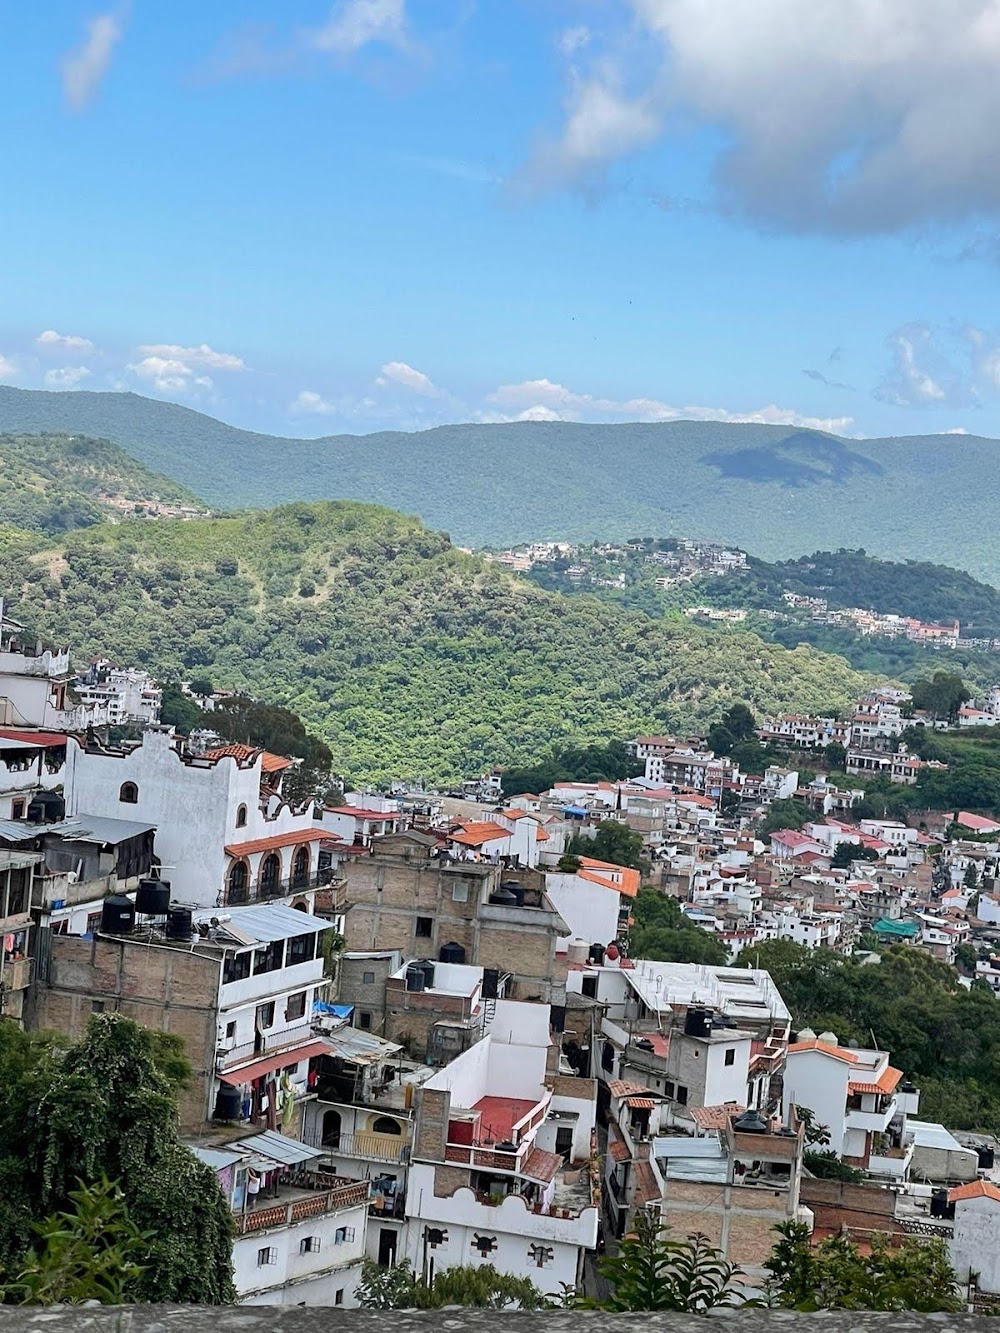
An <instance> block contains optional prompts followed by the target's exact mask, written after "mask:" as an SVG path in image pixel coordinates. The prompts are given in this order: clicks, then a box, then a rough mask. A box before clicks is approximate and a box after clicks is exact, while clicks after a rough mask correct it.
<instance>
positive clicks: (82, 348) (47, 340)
mask: <svg viewBox="0 0 1000 1333" xmlns="http://www.w3.org/2000/svg"><path fill="white" fill-rule="evenodd" d="M35 342H36V344H37V345H38V346H39V347H45V348H58V349H59V350H60V351H68V352H80V353H83V354H86V353H89V352H92V351H94V344H93V343H92V342H91V341H90V339H89V338H81V337H80V336H79V335H78V334H75V333H56V331H55V329H46V330H45V332H44V333H40V334H39V335H38V337H37V338H36V339H35Z"/></svg>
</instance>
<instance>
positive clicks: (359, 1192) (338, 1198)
mask: <svg viewBox="0 0 1000 1333" xmlns="http://www.w3.org/2000/svg"><path fill="white" fill-rule="evenodd" d="M370 1194H371V1186H370V1185H369V1183H368V1181H367V1180H360V1181H357V1182H355V1183H353V1184H350V1185H341V1186H339V1187H338V1188H337V1189H332V1190H323V1191H322V1192H321V1193H317V1194H314V1195H312V1196H311V1197H307V1198H305V1199H294V1200H289V1201H288V1202H287V1203H275V1204H272V1205H270V1206H269V1207H267V1208H254V1209H252V1210H251V1211H250V1212H248V1213H241V1214H238V1215H237V1216H236V1218H235V1222H236V1231H237V1234H239V1235H241V1236H245V1235H247V1234H248V1233H249V1232H253V1231H266V1230H268V1229H269V1228H270V1227H283V1226H291V1224H292V1223H293V1222H303V1221H305V1219H306V1218H309V1217H322V1216H323V1215H324V1214H325V1213H335V1212H338V1211H339V1210H340V1209H342V1208H356V1207H357V1206H358V1204H366V1203H368V1201H369V1197H370Z"/></svg>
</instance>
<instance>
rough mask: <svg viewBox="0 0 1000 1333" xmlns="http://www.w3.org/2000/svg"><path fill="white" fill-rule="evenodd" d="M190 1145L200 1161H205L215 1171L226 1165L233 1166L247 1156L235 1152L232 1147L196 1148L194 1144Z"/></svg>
mask: <svg viewBox="0 0 1000 1333" xmlns="http://www.w3.org/2000/svg"><path fill="white" fill-rule="evenodd" d="M188 1147H190V1149H191V1151H192V1152H193V1153H194V1155H195V1157H197V1159H198V1161H199V1162H204V1163H205V1165H206V1166H210V1167H211V1168H212V1170H213V1171H221V1170H222V1169H223V1168H224V1167H227V1166H232V1165H233V1164H234V1163H235V1162H239V1161H241V1160H242V1158H243V1157H244V1156H245V1154H244V1153H242V1152H233V1151H232V1149H230V1148H196V1147H194V1146H193V1145H192V1144H189V1145H188Z"/></svg>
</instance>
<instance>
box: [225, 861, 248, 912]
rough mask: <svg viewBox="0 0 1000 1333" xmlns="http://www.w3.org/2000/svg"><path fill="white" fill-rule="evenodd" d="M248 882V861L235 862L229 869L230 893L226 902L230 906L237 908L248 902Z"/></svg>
mask: <svg viewBox="0 0 1000 1333" xmlns="http://www.w3.org/2000/svg"><path fill="white" fill-rule="evenodd" d="M248 880H249V875H248V874H247V863H246V861H234V862H233V864H232V865H231V866H230V868H229V892H228V894H227V895H226V901H227V902H228V903H229V904H230V906H233V907H235V906H237V905H238V904H239V903H245V902H246V900H247V881H248Z"/></svg>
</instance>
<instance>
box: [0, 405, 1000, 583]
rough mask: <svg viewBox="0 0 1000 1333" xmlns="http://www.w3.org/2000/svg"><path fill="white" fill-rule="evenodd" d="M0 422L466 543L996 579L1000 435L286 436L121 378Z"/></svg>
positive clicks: (664, 431)
mask: <svg viewBox="0 0 1000 1333" xmlns="http://www.w3.org/2000/svg"><path fill="white" fill-rule="evenodd" d="M0 430H8V431H62V432H71V433H80V434H87V435H96V436H100V437H103V438H107V439H110V440H114V441H115V442H116V443H118V444H120V445H122V447H123V448H125V449H127V450H128V452H129V453H130V454H132V455H133V457H135V458H137V459H139V460H140V461H141V462H143V463H145V464H146V465H147V466H148V467H151V468H153V469H155V470H157V471H163V472H166V473H167V474H168V475H170V476H172V477H176V478H177V480H178V481H180V482H182V483H183V484H184V485H186V486H190V487H191V489H192V490H193V491H195V492H196V493H197V494H198V495H200V496H202V497H204V499H205V500H206V501H207V502H208V503H209V504H211V505H213V506H214V507H216V508H226V509H231V508H234V507H240V506H244V505H248V506H250V505H270V504H275V503H282V502H285V501H290V500H315V499H325V498H334V497H340V498H350V499H359V500H365V501H372V502H376V503H379V504H385V505H388V506H390V507H392V508H394V509H400V510H403V511H404V512H407V513H418V514H419V515H420V516H421V518H422V519H423V520H424V522H426V523H427V524H428V525H429V526H431V527H435V528H441V529H444V530H446V531H448V532H450V533H451V534H452V536H453V537H454V538H455V539H456V540H457V541H461V542H462V543H464V544H467V545H473V546H482V545H492V544H501V545H503V544H507V543H509V542H512V541H517V540H521V539H524V538H566V539H572V540H579V541H585V540H591V539H593V538H608V539H610V538H627V537H630V536H635V535H636V534H637V533H643V532H658V533H675V534H680V535H685V536H692V537H706V538H717V539H719V540H722V541H727V542H735V543H738V544H739V545H741V546H743V547H745V548H746V549H748V550H751V551H753V552H755V553H756V554H757V555H759V556H761V557H762V558H764V559H767V560H780V559H784V558H788V557H794V556H798V555H799V554H801V552H802V551H804V550H809V549H814V548H815V547H816V546H817V545H819V546H826V547H828V548H830V549H834V550H835V549H837V548H838V547H841V546H852V545H853V546H864V547H865V548H866V549H868V550H869V551H872V552H874V553H876V554H878V555H881V556H888V557H892V558H894V559H901V558H902V559H935V560H942V561H945V562H946V563H948V564H951V565H955V566H958V567H959V568H962V569H968V570H970V571H972V572H973V573H974V574H977V575H979V576H981V577H986V578H992V579H995V580H998V581H1000V550H998V548H997V545H996V543H995V542H994V541H993V535H992V533H993V522H994V515H995V513H996V512H997V508H998V505H1000V446H998V444H997V442H996V441H995V440H987V439H980V438H978V437H975V436H968V435H932V436H914V437H910V438H898V439H882V440H860V441H856V440H846V439H838V438H836V437H834V436H831V435H824V434H822V433H820V432H817V431H809V430H799V429H795V428H791V427H781V426H762V425H755V424H747V425H732V424H727V423H721V422H692V421H675V422H666V423H662V424H656V425H639V424H625V425H613V426H608V425H581V424H577V423H571V422H513V423H508V424H496V425H494V424H490V425H486V424H483V425H460V426H442V427H439V428H437V429H435V430H428V431H422V432H419V433H416V434H405V433H402V432H383V433H380V434H375V435H365V436H352V435H340V436H331V437H328V438H325V439H319V440H289V439H283V438H279V437H274V436H268V435H258V434H254V433H252V432H249V431H243V430H237V429H236V428H234V427H232V426H227V425H224V424H223V423H222V422H219V421H215V420H213V419H212V418H210V417H207V416H203V415H201V414H200V413H198V412H193V411H191V410H190V409H189V408H184V407H178V406H177V405H175V404H172V403H163V402H157V401H153V400H151V399H147V398H142V397H139V396H138V395H135V394H122V393H84V392H75V393H46V392H43V391H40V390H27V389H14V388H10V387H0Z"/></svg>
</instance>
